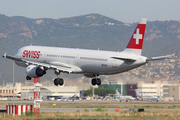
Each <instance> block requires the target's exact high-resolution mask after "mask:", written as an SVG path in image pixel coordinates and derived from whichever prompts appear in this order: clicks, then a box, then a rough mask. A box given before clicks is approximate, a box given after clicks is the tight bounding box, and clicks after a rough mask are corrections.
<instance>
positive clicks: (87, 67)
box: [15, 46, 147, 75]
mask: <svg viewBox="0 0 180 120" xmlns="http://www.w3.org/2000/svg"><path fill="white" fill-rule="evenodd" d="M24 50H33V51H41V53H40V56H39V59H36V58H23V57H22V54H23V51H24ZM15 56H16V57H19V58H22V59H24V60H27V61H34V62H41V63H46V64H49V63H53V62H54V63H57V62H60V63H64V64H67V65H73V66H77V67H79V68H80V69H81V70H82V71H79V72H78V73H83V74H91V73H92V74H100V75H108V74H116V73H121V72H124V71H128V70H131V69H133V68H136V67H138V66H141V65H144V64H145V63H146V59H147V58H146V57H144V56H138V55H135V54H131V53H126V52H113V51H100V50H87V49H73V48H60V47H45V46H25V47H22V48H20V49H19V50H18V52H17V54H16V55H15ZM114 56H119V57H128V58H134V59H136V61H135V62H133V63H132V62H131V63H128V62H125V61H124V60H120V59H114V58H112V57H114ZM16 64H17V65H20V66H23V67H25V66H27V65H25V64H23V63H22V62H21V64H20V62H17V61H16ZM72 73H77V72H76V71H72Z"/></svg>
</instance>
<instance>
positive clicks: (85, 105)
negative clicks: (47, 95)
mask: <svg viewBox="0 0 180 120" xmlns="http://www.w3.org/2000/svg"><path fill="white" fill-rule="evenodd" d="M33 103H34V101H0V110H1V111H4V110H5V109H6V108H5V107H4V106H5V105H7V104H33ZM53 106H54V108H53ZM96 106H97V107H96ZM99 106H105V107H107V108H102V109H106V110H108V111H115V110H116V109H119V111H128V110H130V109H131V107H132V108H133V107H135V106H136V107H137V106H139V107H140V108H143V106H161V108H162V107H163V108H162V109H161V108H158V109H154V108H145V109H144V110H145V111H180V109H179V108H180V101H167V102H166V101H159V102H147V101H132V102H125V101H123V102H119V101H95V100H94V101H42V102H41V107H42V108H41V109H40V111H41V112H76V111H84V110H85V109H86V110H89V111H93V110H95V109H97V108H98V107H99ZM108 106H110V107H109V108H108ZM118 106H119V107H118ZM141 106H142V107H141ZM169 106H176V107H177V108H175V109H169V108H168V107H169ZM127 107H128V108H127ZM136 109H137V108H136ZM136 109H133V110H136Z"/></svg>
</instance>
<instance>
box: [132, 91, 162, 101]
mask: <svg viewBox="0 0 180 120" xmlns="http://www.w3.org/2000/svg"><path fill="white" fill-rule="evenodd" d="M135 92H136V96H137V97H139V98H141V99H145V100H147V101H154V100H156V101H157V102H158V101H159V100H160V99H161V94H160V96H156V95H149V94H140V93H139V91H138V89H136V90H135Z"/></svg>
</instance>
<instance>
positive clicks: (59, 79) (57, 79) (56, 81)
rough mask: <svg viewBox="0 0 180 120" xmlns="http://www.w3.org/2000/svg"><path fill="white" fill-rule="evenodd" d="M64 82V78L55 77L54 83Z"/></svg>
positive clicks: (61, 83)
mask: <svg viewBox="0 0 180 120" xmlns="http://www.w3.org/2000/svg"><path fill="white" fill-rule="evenodd" d="M63 84H64V80H63V79H62V78H55V79H54V85H56V86H58V85H63Z"/></svg>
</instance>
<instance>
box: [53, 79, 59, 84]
mask: <svg viewBox="0 0 180 120" xmlns="http://www.w3.org/2000/svg"><path fill="white" fill-rule="evenodd" d="M58 84H59V79H58V78H56V79H54V85H56V86H58Z"/></svg>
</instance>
